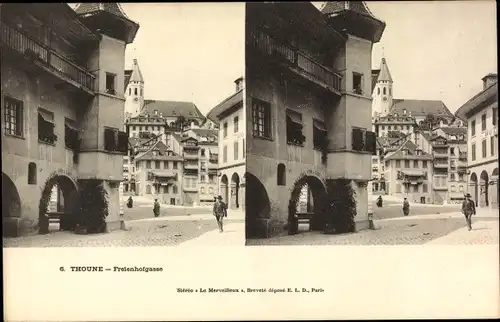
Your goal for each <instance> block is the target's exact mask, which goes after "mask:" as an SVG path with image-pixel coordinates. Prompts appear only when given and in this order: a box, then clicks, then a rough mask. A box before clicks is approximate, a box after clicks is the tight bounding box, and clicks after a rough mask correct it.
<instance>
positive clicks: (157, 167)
mask: <svg viewBox="0 0 500 322" xmlns="http://www.w3.org/2000/svg"><path fill="white" fill-rule="evenodd" d="M155 168H156V169H159V168H160V161H155Z"/></svg>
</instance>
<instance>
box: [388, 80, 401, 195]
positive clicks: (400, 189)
mask: <svg viewBox="0 0 500 322" xmlns="http://www.w3.org/2000/svg"><path fill="white" fill-rule="evenodd" d="M385 94H387V89H386V88H385V87H384V95H385ZM400 190H401V189H400Z"/></svg>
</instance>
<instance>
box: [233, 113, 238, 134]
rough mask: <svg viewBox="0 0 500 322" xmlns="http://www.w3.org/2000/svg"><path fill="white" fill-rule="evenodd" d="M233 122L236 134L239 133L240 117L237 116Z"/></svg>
mask: <svg viewBox="0 0 500 322" xmlns="http://www.w3.org/2000/svg"><path fill="white" fill-rule="evenodd" d="M233 122H234V126H233V128H234V133H237V132H238V117H237V116H236V117H235V118H234V120H233Z"/></svg>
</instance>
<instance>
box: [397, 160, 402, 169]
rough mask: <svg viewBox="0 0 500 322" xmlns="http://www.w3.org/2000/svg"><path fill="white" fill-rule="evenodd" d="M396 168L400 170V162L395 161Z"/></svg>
mask: <svg viewBox="0 0 500 322" xmlns="http://www.w3.org/2000/svg"><path fill="white" fill-rule="evenodd" d="M396 168H397V169H399V168H401V160H396Z"/></svg>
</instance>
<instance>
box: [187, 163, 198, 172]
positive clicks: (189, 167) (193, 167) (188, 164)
mask: <svg viewBox="0 0 500 322" xmlns="http://www.w3.org/2000/svg"><path fill="white" fill-rule="evenodd" d="M184 169H196V170H197V169H198V163H190V162H185V163H184Z"/></svg>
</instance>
